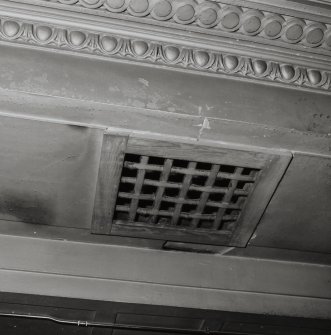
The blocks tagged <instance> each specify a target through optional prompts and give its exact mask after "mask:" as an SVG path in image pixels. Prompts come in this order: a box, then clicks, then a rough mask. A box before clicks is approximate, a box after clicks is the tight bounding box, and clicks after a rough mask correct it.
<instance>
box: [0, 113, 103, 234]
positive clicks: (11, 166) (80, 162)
mask: <svg viewBox="0 0 331 335" xmlns="http://www.w3.org/2000/svg"><path fill="white" fill-rule="evenodd" d="M100 140H101V132H100V131H99V130H97V129H89V128H85V127H76V126H70V125H60V124H51V123H47V122H38V121H29V120H23V119H14V118H6V117H2V118H0V218H2V219H7V220H12V221H21V222H29V223H36V224H48V225H58V226H70V227H85V228H88V227H89V226H90V224H91V213H92V206H93V199H94V194H95V184H96V177H97V171H98V163H99V155H100V145H101V144H100Z"/></svg>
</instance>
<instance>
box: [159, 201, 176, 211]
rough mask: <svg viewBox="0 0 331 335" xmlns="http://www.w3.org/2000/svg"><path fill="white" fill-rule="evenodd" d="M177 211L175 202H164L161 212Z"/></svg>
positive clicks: (161, 205)
mask: <svg viewBox="0 0 331 335" xmlns="http://www.w3.org/2000/svg"><path fill="white" fill-rule="evenodd" d="M174 209H175V206H174V203H173V202H168V201H162V202H161V204H160V210H161V211H173V210H174Z"/></svg>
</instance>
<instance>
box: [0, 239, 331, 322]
mask: <svg viewBox="0 0 331 335" xmlns="http://www.w3.org/2000/svg"><path fill="white" fill-rule="evenodd" d="M330 278H331V268H330V266H327V265H321V264H320V265H318V264H305V263H299V262H297V263H295V262H284V261H272V260H261V259H253V258H251V259H250V258H248V257H244V258H242V257H236V256H222V255H203V254H194V257H193V254H192V253H185V252H172V251H161V250H148V249H143V248H133V247H124V246H113V245H102V244H93V243H80V242H69V241H55V240H45V239H39V238H28V237H15V236H5V235H1V236H0V287H1V290H2V291H7V292H12V293H31V294H38V295H51V296H61V297H69V298H84V299H95V300H105V301H117V302H130V303H142V304H156V305H165V306H174V307H191V308H201V309H214V310H228V311H237V312H250V313H267V314H276V315H287V316H301V317H314V318H331V290H330Z"/></svg>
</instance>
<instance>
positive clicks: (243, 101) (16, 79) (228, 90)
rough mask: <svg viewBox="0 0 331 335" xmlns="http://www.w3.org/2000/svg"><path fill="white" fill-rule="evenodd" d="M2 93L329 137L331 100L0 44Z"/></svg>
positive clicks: (307, 93) (300, 92)
mask: <svg viewBox="0 0 331 335" xmlns="http://www.w3.org/2000/svg"><path fill="white" fill-rule="evenodd" d="M0 50H1V58H0V65H1V68H2V72H1V74H0V88H3V89H10V90H14V91H24V92H29V93H34V94H40V95H50V96H60V97H67V98H71V99H79V100H86V101H96V102H102V103H107V104H115V105H121V106H128V107H136V108H146V109H152V110H162V111H167V112H172V113H182V114H189V115H195V116H208V117H213V118H223V119H230V120H240V121H244V122H251V123H259V124H268V125H271V126H276V127H285V128H293V129H296V130H300V131H312V132H316V133H323V134H326V133H329V132H330V131H331V128H330V127H331V119H330V118H331V112H330V108H329V106H330V104H331V96H330V95H326V94H324V93H317V92H316V93H314V92H308V91H306V92H305V91H300V90H297V89H292V88H285V87H279V86H277V87H276V86H275V87H274V86H271V85H265V84H259V83H254V82H245V81H243V80H232V79H223V78H220V77H219V78H216V77H212V76H206V75H202V74H193V73H189V72H185V73H184V72H179V71H174V70H167V69H164V68H160V67H158V68H157V67H152V66H142V65H138V66H137V65H135V64H125V63H120V62H113V61H106V60H101V59H89V58H86V57H80V56H73V55H61V54H58V53H50V52H46V51H38V50H28V49H24V48H20V47H9V46H0Z"/></svg>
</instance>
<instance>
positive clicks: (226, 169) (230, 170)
mask: <svg viewBox="0 0 331 335" xmlns="http://www.w3.org/2000/svg"><path fill="white" fill-rule="evenodd" d="M235 169H236V167H235V166H231V165H221V168H220V171H221V172H224V173H229V174H233V173H234V172H235Z"/></svg>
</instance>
